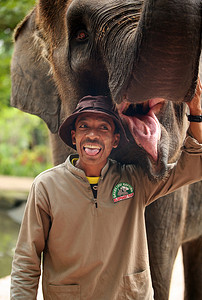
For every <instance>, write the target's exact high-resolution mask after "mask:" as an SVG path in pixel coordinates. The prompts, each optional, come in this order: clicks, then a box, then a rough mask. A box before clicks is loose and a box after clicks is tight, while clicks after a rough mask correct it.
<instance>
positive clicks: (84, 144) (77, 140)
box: [71, 113, 120, 170]
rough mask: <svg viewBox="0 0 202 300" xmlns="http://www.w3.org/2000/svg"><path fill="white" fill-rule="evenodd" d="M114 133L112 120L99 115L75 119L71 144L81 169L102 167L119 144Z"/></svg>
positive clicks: (82, 116) (88, 114)
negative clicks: (91, 166)
mask: <svg viewBox="0 0 202 300" xmlns="http://www.w3.org/2000/svg"><path fill="white" fill-rule="evenodd" d="M114 131H115V124H114V122H113V120H112V119H111V118H110V117H108V116H105V115H104V116H103V115H102V114H100V113H83V114H81V115H80V116H79V117H78V118H77V119H76V123H75V130H72V132H71V134H72V143H73V144H74V145H76V149H77V152H78V154H79V165H80V166H81V168H82V169H84V170H85V168H86V167H88V165H94V166H96V167H98V168H99V167H100V168H103V167H104V165H105V164H106V162H107V158H108V156H109V155H110V153H111V151H112V149H113V148H116V147H117V146H118V143H119V139H120V134H119V133H114ZM84 165H85V168H84Z"/></svg>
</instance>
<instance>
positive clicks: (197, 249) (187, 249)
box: [182, 236, 202, 300]
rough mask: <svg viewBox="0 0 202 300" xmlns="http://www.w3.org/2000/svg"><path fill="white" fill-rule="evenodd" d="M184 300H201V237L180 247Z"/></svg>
mask: <svg viewBox="0 0 202 300" xmlns="http://www.w3.org/2000/svg"><path fill="white" fill-rule="evenodd" d="M182 251H183V263H184V278H185V296H184V299H185V300H201V299H202V236H200V237H199V238H198V239H195V240H193V241H189V242H186V243H184V244H183V245H182Z"/></svg>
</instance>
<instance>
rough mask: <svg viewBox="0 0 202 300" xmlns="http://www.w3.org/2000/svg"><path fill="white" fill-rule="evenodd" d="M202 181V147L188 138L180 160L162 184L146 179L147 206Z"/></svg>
mask: <svg viewBox="0 0 202 300" xmlns="http://www.w3.org/2000/svg"><path fill="white" fill-rule="evenodd" d="M201 179H202V145H201V144H199V143H198V142H197V141H196V140H195V139H193V138H192V137H191V136H187V137H186V139H185V143H184V146H183V147H182V153H181V156H180V158H179V160H178V161H177V162H176V163H175V164H174V165H172V167H171V169H170V170H169V173H168V176H167V177H166V179H165V180H163V181H160V182H157V183H155V182H151V181H150V180H149V179H148V178H147V179H146V182H145V186H146V187H147V188H146V189H145V202H146V205H148V204H150V203H151V202H153V201H155V200H156V199H158V198H160V197H162V196H165V195H167V194H169V193H171V192H174V191H175V190H176V189H178V188H180V187H181V186H183V185H187V184H191V183H194V182H197V181H200V180H201Z"/></svg>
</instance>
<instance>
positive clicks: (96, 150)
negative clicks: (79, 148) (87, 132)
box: [83, 144, 101, 156]
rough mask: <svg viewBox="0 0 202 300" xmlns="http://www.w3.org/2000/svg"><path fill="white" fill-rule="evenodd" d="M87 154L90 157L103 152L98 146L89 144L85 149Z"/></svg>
mask: <svg viewBox="0 0 202 300" xmlns="http://www.w3.org/2000/svg"><path fill="white" fill-rule="evenodd" d="M83 149H84V151H85V153H86V154H88V155H90V156H95V155H97V154H98V153H100V151H101V147H100V146H98V145H91V144H87V145H85V146H84V147H83Z"/></svg>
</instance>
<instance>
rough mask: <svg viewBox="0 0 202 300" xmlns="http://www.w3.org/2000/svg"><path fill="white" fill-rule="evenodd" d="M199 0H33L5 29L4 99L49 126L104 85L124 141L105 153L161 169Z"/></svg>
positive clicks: (171, 152) (176, 140) (192, 67)
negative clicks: (9, 45) (8, 45)
mask: <svg viewBox="0 0 202 300" xmlns="http://www.w3.org/2000/svg"><path fill="white" fill-rule="evenodd" d="M201 23H202V22H201V0H194V1H193V0H182V1H170V0H145V1H143V0H127V1H126V0H66V1H64V0H62V1H57V0H55V1H54V0H46V1H45V0H39V1H38V3H37V5H36V7H35V8H34V9H33V11H32V12H31V13H30V14H29V15H28V16H27V17H26V18H25V19H24V21H23V22H22V23H21V24H20V25H19V26H18V28H17V29H16V32H15V51H14V55H13V60H12V66H11V75H12V97H11V104H12V105H13V106H15V107H18V108H19V109H21V110H24V111H26V112H29V113H32V114H36V115H38V116H40V117H41V118H42V119H43V120H44V121H45V122H46V123H47V125H48V127H49V129H50V131H51V132H52V133H57V130H58V128H59V125H60V124H61V122H62V120H63V119H64V117H65V116H67V115H68V114H70V113H71V112H72V110H73V109H74V108H75V106H76V104H77V102H78V100H79V99H80V98H81V97H83V96H86V95H89V94H90V95H100V94H102V95H110V96H111V98H112V101H113V102H114V103H115V104H116V105H117V108H118V110H119V113H120V116H121V118H122V119H123V123H124V126H125V128H126V133H127V135H128V139H129V143H126V144H124V145H123V144H122V145H120V147H119V151H117V152H116V154H115V153H113V152H112V157H113V158H116V159H117V160H119V161H122V162H124V163H137V164H141V165H142V166H143V167H144V168H145V171H146V172H148V174H149V175H150V176H151V177H152V178H159V177H162V176H164V175H165V174H166V165H167V164H168V163H172V162H174V161H175V160H176V159H177V157H178V155H179V149H180V147H181V145H182V141H183V138H184V135H185V131H186V122H185V118H184V115H185V109H186V108H185V104H184V103H183V102H186V101H190V100H191V98H192V97H193V95H194V93H195V87H196V82H197V77H198V65H199V57H200V52H201Z"/></svg>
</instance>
